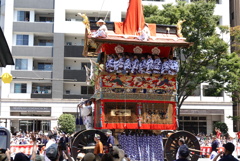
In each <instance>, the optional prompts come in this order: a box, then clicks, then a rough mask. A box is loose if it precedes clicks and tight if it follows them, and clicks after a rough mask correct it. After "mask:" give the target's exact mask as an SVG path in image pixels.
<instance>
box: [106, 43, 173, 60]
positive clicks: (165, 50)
mask: <svg viewBox="0 0 240 161" xmlns="http://www.w3.org/2000/svg"><path fill="white" fill-rule="evenodd" d="M117 45H118V44H103V45H102V47H103V50H104V52H105V53H106V54H115V53H116V51H115V47H116V46H117ZM120 46H121V47H123V48H124V52H128V53H134V51H133V49H134V48H135V47H136V46H139V47H140V48H142V50H143V51H142V53H152V49H153V48H156V47H155V46H142V45H125V44H121V45H120ZM157 48H158V49H160V54H159V56H160V57H161V58H164V57H166V58H167V57H168V56H169V54H170V51H171V47H165V46H161V47H157Z"/></svg>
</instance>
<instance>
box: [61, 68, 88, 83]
mask: <svg viewBox="0 0 240 161" xmlns="http://www.w3.org/2000/svg"><path fill="white" fill-rule="evenodd" d="M64 79H75V80H76V81H78V82H85V81H86V72H85V70H64Z"/></svg>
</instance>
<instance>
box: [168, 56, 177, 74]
mask: <svg viewBox="0 0 240 161" xmlns="http://www.w3.org/2000/svg"><path fill="white" fill-rule="evenodd" d="M168 61H169V65H170V70H169V74H170V75H176V74H177V73H178V71H179V65H178V61H177V58H176V57H173V59H172V60H168Z"/></svg>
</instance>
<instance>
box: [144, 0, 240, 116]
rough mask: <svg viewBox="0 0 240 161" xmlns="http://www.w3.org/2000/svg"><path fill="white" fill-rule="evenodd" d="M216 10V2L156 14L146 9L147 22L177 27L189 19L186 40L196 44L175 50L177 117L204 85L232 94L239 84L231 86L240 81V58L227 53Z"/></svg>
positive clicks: (170, 8) (170, 7) (172, 7)
mask: <svg viewBox="0 0 240 161" xmlns="http://www.w3.org/2000/svg"><path fill="white" fill-rule="evenodd" d="M151 8H153V9H151ZM214 8H215V3H213V2H205V1H197V2H194V3H185V2H178V3H177V4H176V5H173V4H165V5H163V9H162V10H157V11H156V10H155V8H154V6H146V7H145V10H144V15H145V20H146V22H148V23H157V24H168V25H176V24H177V22H178V20H186V21H185V22H184V23H183V24H182V28H183V29H182V34H183V36H184V37H185V38H186V41H188V42H193V43H194V44H193V45H192V46H191V47H189V48H187V49H179V48H177V49H175V52H176V56H177V58H178V59H179V63H180V69H179V73H178V76H177V82H178V89H177V94H178V102H177V105H178V111H179V115H178V116H180V108H181V106H182V104H183V102H184V101H185V100H186V99H187V98H188V97H189V96H191V95H193V93H194V91H195V90H196V88H197V87H198V86H199V85H200V84H201V83H203V82H209V83H210V84H211V85H212V87H214V89H215V90H216V93H219V92H220V91H222V90H223V89H224V90H226V91H233V89H234V88H236V86H237V84H234V85H233V84H232V83H233V82H239V81H238V78H239V77H237V76H236V75H239V68H238V65H239V62H237V60H238V59H237V57H236V55H235V54H228V52H227V51H228V47H229V45H228V44H227V43H226V42H224V40H222V37H220V36H219V34H217V33H216V28H217V24H218V20H219V17H218V16H216V15H213V13H214ZM221 32H227V30H226V27H222V28H221ZM231 63H234V66H231V65H230V64H231ZM237 68H238V70H237ZM235 69H236V71H238V73H237V74H236V75H234V73H232V71H234V70H235ZM219 79H220V80H219ZM227 79H229V80H227ZM226 84H227V86H228V87H229V86H231V89H228V88H227V86H225V85H226Z"/></svg>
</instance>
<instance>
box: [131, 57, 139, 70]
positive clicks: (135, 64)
mask: <svg viewBox="0 0 240 161" xmlns="http://www.w3.org/2000/svg"><path fill="white" fill-rule="evenodd" d="M138 67H139V60H138V56H137V55H134V56H133V61H132V69H131V73H133V74H137V73H138Z"/></svg>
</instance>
